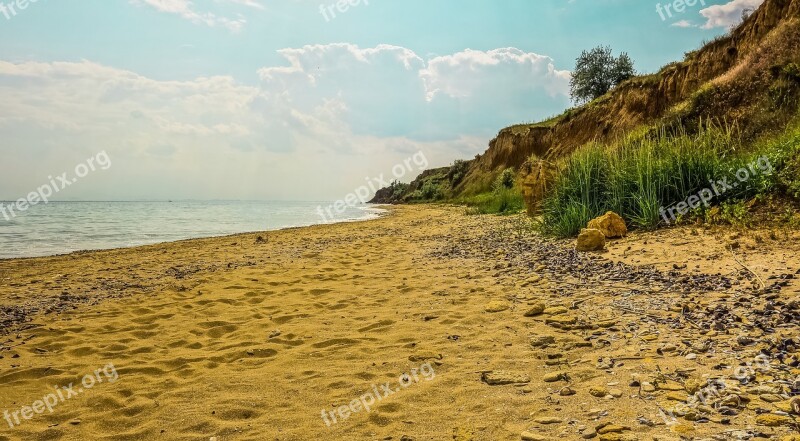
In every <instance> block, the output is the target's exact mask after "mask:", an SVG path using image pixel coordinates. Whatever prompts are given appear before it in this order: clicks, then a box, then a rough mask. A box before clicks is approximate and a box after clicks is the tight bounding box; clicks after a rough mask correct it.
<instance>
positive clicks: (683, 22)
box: [670, 20, 695, 28]
mask: <svg viewBox="0 0 800 441" xmlns="http://www.w3.org/2000/svg"><path fill="white" fill-rule="evenodd" d="M670 26H673V27H676V28H692V27H695V26H694V25H693V24H692V23H691V22H690V21H689V20H680V21H676V22H675V23H672V24H671V25H670Z"/></svg>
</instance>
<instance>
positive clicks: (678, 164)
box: [541, 125, 741, 237]
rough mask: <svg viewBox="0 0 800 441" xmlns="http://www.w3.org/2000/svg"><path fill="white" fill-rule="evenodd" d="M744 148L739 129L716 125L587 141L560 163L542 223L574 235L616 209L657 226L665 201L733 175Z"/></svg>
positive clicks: (559, 233)
mask: <svg viewBox="0 0 800 441" xmlns="http://www.w3.org/2000/svg"><path fill="white" fill-rule="evenodd" d="M740 148H741V146H740V143H739V138H738V136H737V135H736V131H735V130H733V129H732V128H726V127H717V126H712V125H709V126H706V127H704V128H703V129H702V130H700V131H699V132H698V133H697V134H694V135H689V134H686V133H667V132H666V131H661V132H659V133H658V134H656V135H654V136H652V135H650V136H637V137H629V138H627V139H625V140H623V141H622V142H620V143H619V144H617V145H615V146H611V147H607V146H601V145H590V146H587V147H585V148H583V149H581V150H580V151H578V152H576V153H575V154H574V155H572V156H571V157H569V158H568V159H566V160H565V161H564V162H562V163H561V164H559V168H560V170H559V174H558V177H557V179H556V182H555V184H554V185H553V187H552V189H551V191H550V193H549V194H548V196H547V197H546V198H545V200H544V201H543V204H542V210H543V217H542V222H541V227H542V229H543V231H544V232H545V233H548V234H552V235H556V236H560V237H567V236H573V235H575V234H577V233H578V232H579V231H580V229H581V228H584V227H585V226H586V224H587V223H588V221H589V220H591V219H592V218H594V217H597V216H599V215H601V214H603V213H605V212H606V211H609V210H611V211H615V212H617V213H619V214H620V215H621V216H623V217H624V218H625V219H626V220H627V221H628V222H629V223H630V224H632V226H634V227H638V228H643V229H654V228H656V227H658V226H659V224H661V223H662V222H663V219H662V216H661V212H660V209H661V207H670V206H672V205H673V204H675V203H678V202H681V201H684V200H685V199H686V198H687V197H688V196H690V195H691V194H695V193H697V192H698V191H700V190H701V189H704V188H708V187H709V186H710V182H709V180H713V179H716V178H721V177H724V176H728V175H729V173H730V170H731V169H732V168H733V167H734V166H735V165H736V164H737V160H736V158H737V155H736V153H737V151H739V150H740Z"/></svg>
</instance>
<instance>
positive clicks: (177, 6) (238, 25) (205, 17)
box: [130, 0, 264, 32]
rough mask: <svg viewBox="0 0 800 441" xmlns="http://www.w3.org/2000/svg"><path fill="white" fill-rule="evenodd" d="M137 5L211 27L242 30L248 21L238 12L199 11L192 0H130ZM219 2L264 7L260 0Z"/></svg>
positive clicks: (226, 0)
mask: <svg viewBox="0 0 800 441" xmlns="http://www.w3.org/2000/svg"><path fill="white" fill-rule="evenodd" d="M130 2H131V3H133V4H135V5H147V6H150V7H152V8H155V9H156V10H158V11H159V12H165V13H168V14H176V15H179V16H181V17H183V18H184V19H186V20H189V21H191V22H192V23H194V24H202V25H206V26H209V27H217V26H220V27H224V28H226V29H228V30H230V31H231V32H238V31H240V30H241V29H242V28H243V27H244V25H245V24H246V23H247V20H245V18H244V16H243V15H241V14H237V16H236V18H230V17H224V16H220V15H217V14H214V13H212V12H199V11H197V10H196V8H195V5H194V3H193V2H192V1H191V0H130ZM216 2H217V3H220V4H225V3H233V4H238V5H243V6H248V7H251V8H256V9H262V10H263V9H264V5H262V4H261V3H260V2H259V1H258V0H216Z"/></svg>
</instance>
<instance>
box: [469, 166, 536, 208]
mask: <svg viewBox="0 0 800 441" xmlns="http://www.w3.org/2000/svg"><path fill="white" fill-rule="evenodd" d="M455 202H456V203H459V204H463V205H466V206H467V214H515V213H519V212H520V211H522V210H524V209H525V200H524V198H523V197H522V192H521V191H520V190H519V188H518V186H517V182H516V173H515V172H514V170H513V169H511V168H509V169H506V170H503V172H501V173H500V174H499V175H498V176H497V178H496V179H495V181H494V183H493V184H492V191H490V192H487V193H482V194H478V195H475V196H470V197H464V198H460V199H457V200H456V201H455Z"/></svg>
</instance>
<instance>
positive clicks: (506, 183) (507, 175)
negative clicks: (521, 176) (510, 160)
mask: <svg viewBox="0 0 800 441" xmlns="http://www.w3.org/2000/svg"><path fill="white" fill-rule="evenodd" d="M514 180H515V177H514V169H513V168H507V169H505V170H503V171H502V173H500V174H499V175H498V176H497V179H495V181H494V184H492V190H494V191H500V190H503V189H506V190H507V189H511V188H514Z"/></svg>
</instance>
